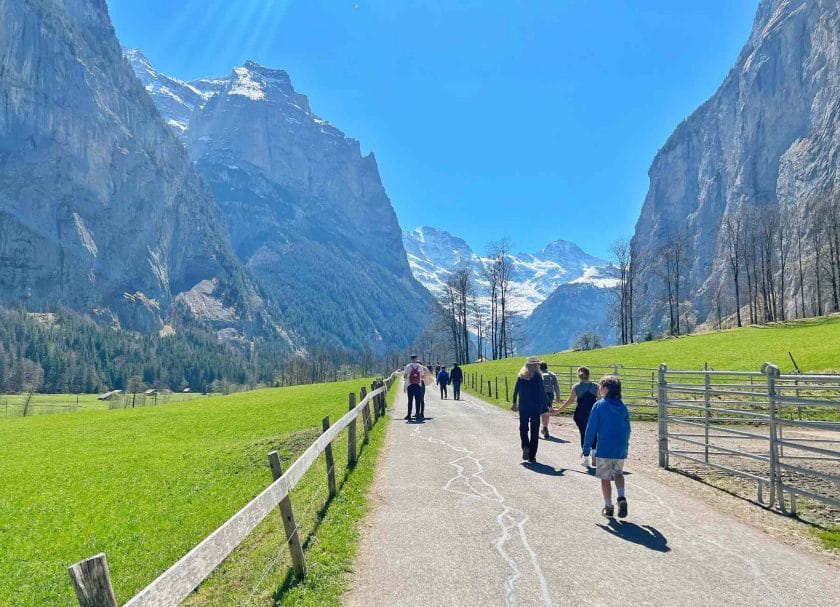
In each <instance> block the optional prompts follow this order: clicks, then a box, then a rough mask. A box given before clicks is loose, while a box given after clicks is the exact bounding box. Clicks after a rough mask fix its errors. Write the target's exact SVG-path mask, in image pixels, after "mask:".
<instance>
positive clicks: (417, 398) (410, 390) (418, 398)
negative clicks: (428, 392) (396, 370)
mask: <svg viewBox="0 0 840 607" xmlns="http://www.w3.org/2000/svg"><path fill="white" fill-rule="evenodd" d="M426 373H427V371H426V367H424V366H423V365H422V364H420V363H419V362H418V361H417V355H416V354H412V355H411V362H410V363H408V364H407V365H406V366H405V370H404V371H403V380H404V383H403V386H404V388H403V389H404V390H405V392H406V393H407V394H408V413H407V414H406V416H405V418H404V419H406V420H410V419H411V408H412V404H414V408H415V411H416V415H415V416H414V419H423V413H424V409H425V406H424V405H425V403H424V400H425V398H424V392H425V387H426Z"/></svg>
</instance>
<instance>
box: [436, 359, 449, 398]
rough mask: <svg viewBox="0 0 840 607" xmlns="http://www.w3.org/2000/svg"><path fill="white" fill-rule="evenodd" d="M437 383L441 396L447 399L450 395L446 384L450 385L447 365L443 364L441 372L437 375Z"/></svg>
mask: <svg viewBox="0 0 840 607" xmlns="http://www.w3.org/2000/svg"><path fill="white" fill-rule="evenodd" d="M436 381H437V385H438V386H439V387H440V398H441V400H446V397H447V396H448V393H447V390H446V386H448V385H449V373H447V371H446V366H445V365H444V366H441V368H440V372H439V373H438V375H437V380H436Z"/></svg>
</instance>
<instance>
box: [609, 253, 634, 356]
mask: <svg viewBox="0 0 840 607" xmlns="http://www.w3.org/2000/svg"><path fill="white" fill-rule="evenodd" d="M610 255H611V257H612V260H611V261H612V262H613V264H615V266H616V269H617V270H618V289H616V290H615V301H614V302H613V308H614V309H613V318H614V319H615V322H616V325H617V326H616V328H617V329H618V336H619V341H620V343H621V344H622V345H624V344H628V343H630V341H631V339H630V316H631V315H632V313H631V295H630V263H631V258H630V242H629V241H628V240H625V239H622V240H616V241H615V242H613V243H612V245H610Z"/></svg>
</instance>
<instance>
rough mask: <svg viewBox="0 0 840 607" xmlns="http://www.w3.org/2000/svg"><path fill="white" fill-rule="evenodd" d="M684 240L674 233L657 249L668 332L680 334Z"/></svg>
mask: <svg viewBox="0 0 840 607" xmlns="http://www.w3.org/2000/svg"><path fill="white" fill-rule="evenodd" d="M684 257H685V241H684V240H683V238H682V236H681V235H680V234H675V235H673V236H672V238H671V239H670V240H669V241H668V243H667V244H665V246H663V247H662V248H661V249H660V251H659V260H660V268H661V269H660V272H659V275H660V277H661V278H662V279H663V281H664V284H665V294H666V303H667V304H668V317H669V321H670V322H669V332H670V334H671V335H681V329H680V316H682V314H681V311H680V285H681V283H682V279H683V277H682V273H683V263H684Z"/></svg>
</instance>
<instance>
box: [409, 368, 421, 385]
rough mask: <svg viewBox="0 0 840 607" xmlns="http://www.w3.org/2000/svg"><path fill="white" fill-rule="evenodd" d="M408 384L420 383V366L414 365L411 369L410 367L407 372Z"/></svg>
mask: <svg viewBox="0 0 840 607" xmlns="http://www.w3.org/2000/svg"><path fill="white" fill-rule="evenodd" d="M408 383H410V384H419V383H420V365H414V366H413V367H411V371H409V372H408Z"/></svg>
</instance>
